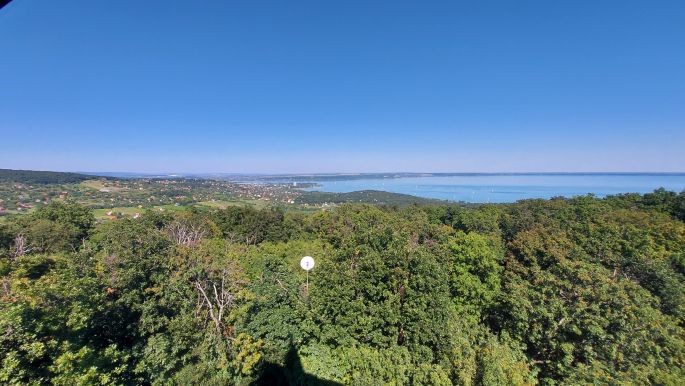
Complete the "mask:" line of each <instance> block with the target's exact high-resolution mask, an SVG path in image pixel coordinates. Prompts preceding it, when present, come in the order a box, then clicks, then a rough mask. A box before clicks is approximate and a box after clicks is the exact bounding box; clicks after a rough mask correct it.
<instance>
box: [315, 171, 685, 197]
mask: <svg viewBox="0 0 685 386" xmlns="http://www.w3.org/2000/svg"><path fill="white" fill-rule="evenodd" d="M303 182H305V181H303ZM306 182H314V183H317V184H319V186H316V187H313V188H309V189H307V190H316V191H324V192H336V193H343V192H353V191H357V190H383V191H387V192H394V193H404V194H411V195H414V196H419V197H427V198H437V199H441V200H451V201H465V202H473V203H486V202H493V203H496V202H514V201H517V200H523V199H530V198H551V197H555V196H564V197H573V196H579V195H585V194H588V193H592V194H594V195H596V196H598V197H604V196H607V195H612V194H620V193H648V192H651V191H653V190H654V189H657V188H660V187H663V188H665V189H667V190H672V191H675V192H681V191H682V190H684V189H685V174H561V175H558V174H513V175H512V174H505V175H458V176H430V177H401V178H368V179H340V180H330V179H321V180H316V179H310V180H307V181H306Z"/></svg>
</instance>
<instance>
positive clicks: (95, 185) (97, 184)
mask: <svg viewBox="0 0 685 386" xmlns="http://www.w3.org/2000/svg"><path fill="white" fill-rule="evenodd" d="M80 185H81V186H82V187H84V188H89V189H95V190H100V189H107V190H109V191H110V192H120V191H122V190H123V189H122V188H119V187H116V186H112V185H110V184H108V183H107V181H104V180H88V181H83V182H81V183H80Z"/></svg>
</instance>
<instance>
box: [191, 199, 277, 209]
mask: <svg viewBox="0 0 685 386" xmlns="http://www.w3.org/2000/svg"><path fill="white" fill-rule="evenodd" d="M270 204H271V203H270V202H269V201H264V200H248V199H244V200H221V201H200V202H197V203H195V205H200V206H207V207H210V208H218V209H226V208H228V207H229V206H249V207H252V208H255V209H264V208H266V207H267V206H269V205H270Z"/></svg>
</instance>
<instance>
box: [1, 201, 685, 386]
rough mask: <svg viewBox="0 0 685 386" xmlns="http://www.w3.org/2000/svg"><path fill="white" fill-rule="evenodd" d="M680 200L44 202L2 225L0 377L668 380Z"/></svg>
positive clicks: (682, 274)
mask: <svg viewBox="0 0 685 386" xmlns="http://www.w3.org/2000/svg"><path fill="white" fill-rule="evenodd" d="M681 197H682V194H680V195H676V194H671V193H668V192H665V191H657V192H655V193H653V194H650V195H645V196H639V195H624V196H616V197H610V198H607V199H601V200H600V199H596V198H594V197H591V196H586V197H578V198H574V199H569V200H566V199H553V200H549V201H544V200H529V201H523V202H519V203H517V204H511V205H484V206H480V207H475V208H463V207H456V206H449V207H448V206H434V207H415V206H409V207H404V208H390V207H385V208H379V207H374V206H368V205H342V206H340V207H337V208H335V209H332V210H330V211H321V212H316V213H313V214H310V215H302V214H292V213H284V212H282V211H279V210H273V209H268V210H256V209H251V208H240V207H231V208H228V209H223V210H209V209H208V210H203V211H187V212H183V213H174V214H171V213H161V212H147V213H146V214H144V215H143V216H141V218H138V219H123V220H117V221H112V222H109V223H104V224H97V225H96V224H95V223H94V221H93V217H92V215H91V213H90V211H89V210H87V209H85V208H83V207H79V206H77V205H74V204H70V203H54V204H50V205H48V206H46V207H44V208H41V209H38V210H36V211H35V212H33V213H31V214H29V215H25V216H22V217H18V218H13V219H10V220H9V221H6V222H3V223H2V224H0V251H2V252H0V383H2V384H10V385H25V384H30V385H34V384H36V385H37V384H56V385H67V384H69V385H71V384H75V385H91V384H92V385H109V384H116V385H127V384H131V385H133V384H150V385H187V384H203V385H204V384H207V385H226V384H229V385H248V384H269V385H271V384H275V385H280V384H301V385H322V384H323V385H338V384H346V385H358V384H363V385H376V384H378V385H386V384H390V385H393V384H394V385H426V384H432V385H450V384H455V385H494V384H497V385H499V384H506V385H533V384H537V383H540V384H547V385H553V384H590V383H593V384H661V385H677V384H680V383H682V379H685V372H684V371H683V369H685V331H684V330H683V323H684V322H685V320H684V317H685V224H684V223H683V222H682V221H681V217H679V216H680V215H679V214H678V213H680V212H678V210H680V209H678V208H680V206H679V205H681V201H680V200H681ZM23 241H25V242H26V244H25V245H24V247H25V248H23V249H21V248H19V247H18V245H19V243H21V242H23ZM19 249H21V252H22V253H18V252H17V251H18V250H19ZM304 255H312V256H314V257H315V259H316V267H315V268H314V269H313V270H312V271H311V272H310V273H309V275H308V276H307V274H306V273H305V272H304V271H303V270H301V269H300V268H299V266H298V262H299V259H300V258H301V257H302V256H304ZM307 281H308V283H309V285H307Z"/></svg>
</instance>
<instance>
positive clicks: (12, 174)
mask: <svg viewBox="0 0 685 386" xmlns="http://www.w3.org/2000/svg"><path fill="white" fill-rule="evenodd" d="M94 178H98V177H96V176H89V175H86V174H79V173H62V172H45V171H35V170H12V169H0V182H21V183H23V184H69V183H78V182H81V181H85V180H92V179H94Z"/></svg>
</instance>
